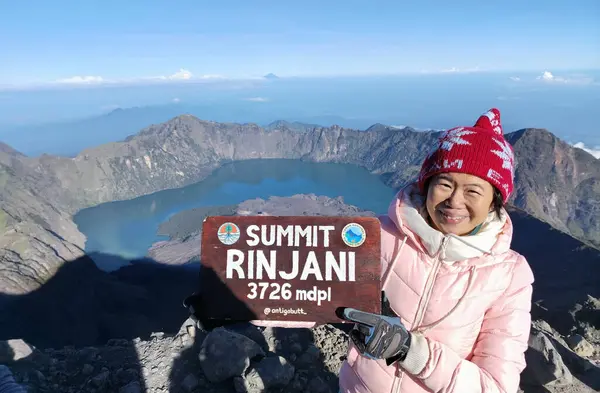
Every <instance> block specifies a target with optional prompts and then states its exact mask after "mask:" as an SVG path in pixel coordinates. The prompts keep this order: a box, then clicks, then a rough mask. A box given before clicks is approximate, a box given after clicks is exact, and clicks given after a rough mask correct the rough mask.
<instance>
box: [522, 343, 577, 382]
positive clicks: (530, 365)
mask: <svg viewBox="0 0 600 393" xmlns="http://www.w3.org/2000/svg"><path fill="white" fill-rule="evenodd" d="M525 359H526V361H527V367H526V368H525V370H524V371H523V375H522V382H523V384H526V385H534V386H553V385H554V386H556V385H560V386H562V385H568V384H571V383H572V382H573V375H572V374H571V371H569V369H568V368H567V366H566V365H565V363H564V362H563V359H562V357H561V356H560V354H559V352H558V351H557V349H556V348H555V347H554V345H553V343H552V341H551V340H550V339H549V338H548V337H547V336H546V335H545V334H544V333H543V332H541V331H532V333H531V335H530V336H529V348H528V349H527V351H526V352H525Z"/></svg>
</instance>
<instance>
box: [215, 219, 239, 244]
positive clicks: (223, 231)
mask: <svg viewBox="0 0 600 393" xmlns="http://www.w3.org/2000/svg"><path fill="white" fill-rule="evenodd" d="M217 236H218V237H219V240H220V241H221V243H223V244H226V245H228V246H230V245H232V244H234V243H235V242H237V241H238V240H239V238H240V228H239V227H238V226H237V225H235V224H234V223H232V222H226V223H224V224H222V225H221V226H220V227H219V230H218V231H217Z"/></svg>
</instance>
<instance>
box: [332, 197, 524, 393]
mask: <svg viewBox="0 0 600 393" xmlns="http://www.w3.org/2000/svg"><path fill="white" fill-rule="evenodd" d="M422 206H423V200H422V198H421V197H420V196H419V195H418V193H417V191H416V187H415V185H410V186H408V187H407V188H405V189H404V190H401V191H400V192H399V193H398V195H397V196H396V198H395V199H394V201H393V202H392V204H391V205H390V208H389V212H388V216H387V217H381V218H380V219H381V222H382V255H381V258H382V265H383V266H382V281H383V289H384V290H385V293H386V296H387V298H388V300H389V304H390V307H391V309H392V310H393V311H394V313H396V315H398V316H399V317H400V319H401V320H402V322H403V323H404V324H405V326H406V327H407V329H409V330H410V331H411V334H412V345H411V349H410V351H409V353H408V355H407V357H406V359H405V361H404V362H402V363H401V364H398V363H396V364H392V365H390V366H386V364H385V362H384V361H375V360H370V359H368V358H366V357H363V356H361V355H360V354H359V353H358V352H357V350H356V349H355V347H354V346H353V345H352V344H350V350H349V353H348V358H347V360H346V361H345V362H344V363H343V365H342V368H341V370H340V391H341V392H344V393H346V392H360V393H388V392H390V393H397V392H401V393H421V392H443V393H476V392H477V393H492V392H494V393H496V392H497V393H516V392H517V389H518V385H519V380H520V373H521V371H522V370H523V369H524V368H525V356H524V352H525V350H526V349H527V341H528V338H529V330H530V322H531V317H530V307H531V296H532V283H533V273H532V271H531V269H530V267H529V265H528V264H527V261H526V260H525V258H524V257H523V256H521V255H519V254H518V253H516V252H514V251H512V250H511V249H510V242H511V238H512V229H513V228H512V223H511V221H510V218H509V217H508V215H507V214H504V217H503V219H502V220H500V219H497V218H495V215H493V214H491V215H490V217H489V218H488V220H487V221H486V223H485V224H484V226H483V227H482V229H481V230H480V231H479V232H478V233H477V234H476V235H472V236H463V237H458V236H448V237H444V236H443V234H442V233H440V232H438V231H436V230H434V229H433V228H431V227H430V226H429V225H428V224H427V222H426V221H425V219H424V218H423V216H422V215H421V213H420V212H421V209H422Z"/></svg>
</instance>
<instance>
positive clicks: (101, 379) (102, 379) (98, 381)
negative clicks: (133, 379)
mask: <svg viewBox="0 0 600 393" xmlns="http://www.w3.org/2000/svg"><path fill="white" fill-rule="evenodd" d="M109 377H110V372H109V371H108V370H105V371H102V372H101V373H100V374H98V375H96V376H95V377H94V378H92V379H91V380H90V383H91V384H92V385H93V386H95V387H97V388H100V387H103V386H104V385H106V384H107V383H108V380H109Z"/></svg>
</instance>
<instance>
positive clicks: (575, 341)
mask: <svg viewBox="0 0 600 393" xmlns="http://www.w3.org/2000/svg"><path fill="white" fill-rule="evenodd" d="M567 343H568V344H569V347H570V348H571V349H572V350H573V351H574V352H575V353H576V354H577V355H579V356H583V357H590V356H593V355H594V353H595V352H596V350H595V348H594V346H593V345H592V344H590V343H589V342H587V341H586V339H585V338H583V337H582V336H580V335H579V334H574V335H572V336H569V337H568V338H567Z"/></svg>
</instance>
